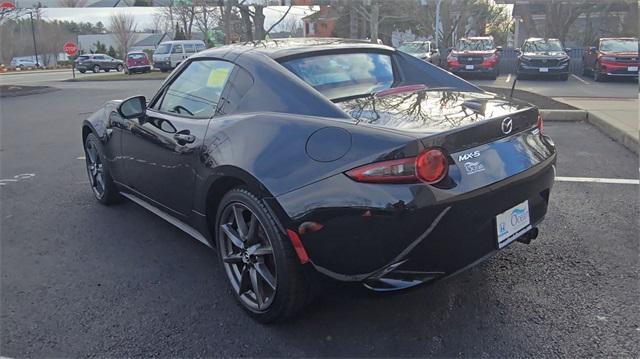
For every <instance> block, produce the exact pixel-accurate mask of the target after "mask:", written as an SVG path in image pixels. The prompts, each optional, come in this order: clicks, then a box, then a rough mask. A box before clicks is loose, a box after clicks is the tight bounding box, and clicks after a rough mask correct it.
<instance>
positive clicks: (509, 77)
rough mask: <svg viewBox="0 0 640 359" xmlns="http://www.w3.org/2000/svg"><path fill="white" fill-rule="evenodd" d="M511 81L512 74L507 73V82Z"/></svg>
mask: <svg viewBox="0 0 640 359" xmlns="http://www.w3.org/2000/svg"><path fill="white" fill-rule="evenodd" d="M509 81H511V74H508V75H507V80H506V81H505V82H509Z"/></svg>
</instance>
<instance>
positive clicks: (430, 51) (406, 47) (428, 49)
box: [398, 41, 440, 64]
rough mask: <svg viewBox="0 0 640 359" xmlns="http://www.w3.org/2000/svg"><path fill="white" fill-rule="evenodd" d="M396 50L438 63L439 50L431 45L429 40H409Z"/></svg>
mask: <svg viewBox="0 0 640 359" xmlns="http://www.w3.org/2000/svg"><path fill="white" fill-rule="evenodd" d="M398 50H400V51H403V52H406V53H407V54H409V55H412V56H415V57H417V58H419V59H421V60H424V61H427V62H430V63H432V64H439V63H440V52H439V51H438V49H437V48H435V47H434V46H433V44H432V43H431V41H409V42H405V43H404V44H402V45H401V46H400V47H398Z"/></svg>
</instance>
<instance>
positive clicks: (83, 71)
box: [79, 70, 87, 74]
mask: <svg viewBox="0 0 640 359" xmlns="http://www.w3.org/2000/svg"><path fill="white" fill-rule="evenodd" d="M79 71H80V73H81V74H83V73H85V72H87V70H79Z"/></svg>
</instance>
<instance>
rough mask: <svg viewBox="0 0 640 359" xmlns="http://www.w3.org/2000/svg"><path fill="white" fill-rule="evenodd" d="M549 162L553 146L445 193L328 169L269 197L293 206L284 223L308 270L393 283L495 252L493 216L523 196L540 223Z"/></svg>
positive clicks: (449, 270) (550, 175)
mask: <svg viewBox="0 0 640 359" xmlns="http://www.w3.org/2000/svg"><path fill="white" fill-rule="evenodd" d="M554 163H555V152H554V153H553V154H552V155H551V156H550V157H549V158H547V159H546V160H544V161H543V162H541V163H539V164H538V165H536V166H534V167H532V168H530V169H528V170H526V171H523V172H521V173H518V174H516V175H514V176H511V177H508V178H506V179H504V180H502V181H499V182H496V183H493V184H491V185H489V186H485V187H481V188H479V189H476V190H473V191H471V192H467V193H463V194H459V195H456V196H452V197H449V198H446V193H445V192H444V191H442V192H441V191H438V190H437V189H436V190H434V188H433V187H431V186H427V185H424V184H413V185H379V184H378V185H375V184H372V185H369V184H363V183H357V182H354V181H352V180H351V179H349V178H347V177H346V176H344V175H336V176H333V177H330V178H327V179H325V180H323V181H320V182H317V183H315V184H313V185H310V186H307V187H303V188H301V189H299V190H296V191H293V192H290V193H287V194H285V195H282V196H280V197H278V198H277V200H278V202H279V203H280V204H281V205H282V207H283V208H298V209H299V210H296V212H299V213H301V214H299V215H295V214H294V215H293V216H292V219H291V221H290V222H289V223H288V224H285V226H287V227H288V228H294V229H297V230H298V232H299V233H300V240H301V241H302V244H303V246H304V247H305V249H306V251H307V253H308V255H309V258H310V261H311V263H312V264H313V266H314V267H315V268H316V270H318V271H319V272H321V273H323V274H326V275H328V276H330V277H332V278H334V279H338V280H342V281H362V282H365V283H366V282H371V281H376V280H379V279H381V278H391V277H394V278H396V280H397V279H398V278H402V280H401V281H400V282H398V281H396V283H402V284H398V285H397V288H390V289H399V288H402V287H406V286H410V285H406V284H407V283H412V285H415V284H419V283H423V282H427V281H431V280H435V279H438V278H442V277H445V276H447V275H450V274H453V273H456V272H457V271H459V270H461V269H463V268H466V267H469V266H471V265H473V264H475V263H478V262H480V261H481V260H482V259H484V258H487V257H489V256H490V255H491V254H493V253H495V252H496V251H497V250H498V242H497V230H496V219H495V218H496V216H497V215H498V214H500V213H502V212H504V211H506V210H508V209H509V208H512V207H513V206H515V205H517V204H518V203H521V202H524V201H525V200H528V201H529V211H530V218H531V225H532V227H535V226H536V225H537V224H538V223H540V222H541V221H542V219H543V218H544V216H545V215H546V212H547V206H548V201H549V194H550V190H551V187H552V185H553V181H554V177H555V168H554ZM346 203H349V205H345V204H346ZM341 204H342V205H341ZM291 214H293V213H289V215H291ZM307 228H310V229H313V230H308V229H307Z"/></svg>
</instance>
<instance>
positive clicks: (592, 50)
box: [589, 46, 598, 53]
mask: <svg viewBox="0 0 640 359" xmlns="http://www.w3.org/2000/svg"><path fill="white" fill-rule="evenodd" d="M597 50H598V49H596V47H595V46H589V52H590V53H594V52H596V51H597Z"/></svg>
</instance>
